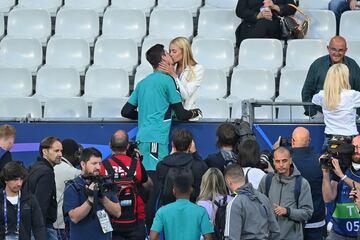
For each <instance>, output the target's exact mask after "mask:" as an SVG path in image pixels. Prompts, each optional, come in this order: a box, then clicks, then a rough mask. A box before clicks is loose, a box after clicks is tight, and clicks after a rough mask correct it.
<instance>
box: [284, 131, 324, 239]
mask: <svg viewBox="0 0 360 240" xmlns="http://www.w3.org/2000/svg"><path fill="white" fill-rule="evenodd" d="M309 145H310V133H309V131H308V130H307V129H306V128H304V127H297V128H295V130H294V131H293V133H292V139H291V147H292V151H293V155H292V160H293V162H294V164H295V166H296V168H297V169H298V170H299V171H300V173H301V175H302V176H303V177H304V178H305V179H306V180H308V182H309V184H310V188H311V197H312V201H313V205H314V213H313V215H312V217H311V219H310V220H309V221H308V222H307V223H306V225H305V229H304V239H305V240H317V239H322V238H323V228H324V226H325V204H324V200H323V197H322V191H321V186H322V171H321V168H320V166H319V155H318V154H315V153H314V152H313V151H312V150H311V148H310V147H309Z"/></svg>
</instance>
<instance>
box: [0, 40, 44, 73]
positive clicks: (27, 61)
mask: <svg viewBox="0 0 360 240" xmlns="http://www.w3.org/2000/svg"><path fill="white" fill-rule="evenodd" d="M42 57H43V55H42V48H41V43H40V41H39V40H37V39H30V38H7V37H5V38H4V39H3V40H1V42H0V66H9V67H24V68H27V69H28V70H29V71H30V72H31V73H32V74H33V75H35V73H36V71H37V70H38V68H39V67H40V65H41V64H42V60H43V58H42Z"/></svg>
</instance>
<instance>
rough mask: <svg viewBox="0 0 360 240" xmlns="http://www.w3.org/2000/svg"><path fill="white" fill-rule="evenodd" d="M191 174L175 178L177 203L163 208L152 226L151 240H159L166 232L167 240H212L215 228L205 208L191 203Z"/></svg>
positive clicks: (174, 191) (174, 192)
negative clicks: (161, 233)
mask: <svg viewBox="0 0 360 240" xmlns="http://www.w3.org/2000/svg"><path fill="white" fill-rule="evenodd" d="M192 179H193V178H192V176H191V174H179V175H177V176H175V179H174V187H173V194H174V196H175V198H176V202H174V203H170V204H168V205H166V206H164V207H161V208H160V209H159V210H158V211H157V213H156V216H155V219H154V222H153V225H152V226H151V232H150V240H157V239H159V235H160V232H164V235H165V239H171V240H182V239H186V240H199V239H200V237H201V236H203V237H204V239H205V240H211V239H212V237H211V234H212V233H213V232H214V228H213V226H212V224H211V223H210V221H209V216H208V214H207V213H206V210H205V209H204V208H203V207H200V206H197V205H196V204H194V203H192V202H190V201H189V199H190V195H191V192H192V187H191V186H192V184H193V182H192Z"/></svg>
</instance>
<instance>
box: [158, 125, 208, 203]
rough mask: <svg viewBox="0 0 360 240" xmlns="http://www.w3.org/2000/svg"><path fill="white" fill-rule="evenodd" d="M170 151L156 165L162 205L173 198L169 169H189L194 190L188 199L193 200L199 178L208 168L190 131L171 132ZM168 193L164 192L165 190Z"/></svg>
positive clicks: (196, 193) (196, 192)
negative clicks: (192, 178) (197, 149)
mask: <svg viewBox="0 0 360 240" xmlns="http://www.w3.org/2000/svg"><path fill="white" fill-rule="evenodd" d="M171 144H172V151H171V153H170V155H169V156H167V157H165V158H164V159H163V160H162V161H160V162H159V164H158V165H157V167H156V175H157V177H158V181H159V185H160V191H161V193H160V194H161V196H160V197H161V199H160V200H161V203H162V205H165V204H168V203H170V202H174V201H175V198H174V196H173V195H172V194H171V193H172V192H171V191H172V188H173V186H170V185H171V183H170V176H169V175H168V173H169V171H170V170H178V171H186V170H188V171H190V172H191V173H192V175H193V177H194V191H193V193H192V194H191V198H190V201H192V202H195V201H196V198H197V196H198V195H199V192H200V184H201V178H202V176H203V175H204V173H205V172H206V170H207V169H208V167H207V166H206V164H205V162H204V161H203V160H202V159H201V157H200V156H199V154H198V153H197V152H196V147H195V143H194V141H193V136H192V134H191V132H189V131H187V130H185V129H176V130H174V131H173V133H172V143H171ZM168 190H169V191H170V192H171V193H170V194H166V192H167V191H168Z"/></svg>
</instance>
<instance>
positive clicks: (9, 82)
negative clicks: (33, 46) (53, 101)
mask: <svg viewBox="0 0 360 240" xmlns="http://www.w3.org/2000/svg"><path fill="white" fill-rule="evenodd" d="M0 76H1V77H0V89H6V91H1V93H0V97H28V96H30V95H32V89H33V87H32V79H31V73H30V72H29V70H28V69H26V68H9V67H0Z"/></svg>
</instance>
